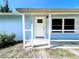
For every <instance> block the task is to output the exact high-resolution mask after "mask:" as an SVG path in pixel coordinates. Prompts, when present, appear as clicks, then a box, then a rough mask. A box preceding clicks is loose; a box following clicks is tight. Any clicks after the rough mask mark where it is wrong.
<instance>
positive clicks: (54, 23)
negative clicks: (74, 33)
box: [52, 19, 62, 25]
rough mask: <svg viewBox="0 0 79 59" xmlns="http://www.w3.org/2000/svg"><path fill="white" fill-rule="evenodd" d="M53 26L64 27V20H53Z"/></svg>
mask: <svg viewBox="0 0 79 59" xmlns="http://www.w3.org/2000/svg"><path fill="white" fill-rule="evenodd" d="M52 25H62V19H52Z"/></svg>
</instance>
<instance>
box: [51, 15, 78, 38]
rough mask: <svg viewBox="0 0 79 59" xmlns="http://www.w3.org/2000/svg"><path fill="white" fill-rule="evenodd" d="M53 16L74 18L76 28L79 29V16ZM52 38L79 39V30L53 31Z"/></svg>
mask: <svg viewBox="0 0 79 59" xmlns="http://www.w3.org/2000/svg"><path fill="white" fill-rule="evenodd" d="M52 18H62V19H63V18H73V19H75V29H74V30H79V16H53V17H52ZM51 39H52V40H63V39H64V40H78V39H79V31H75V33H52V34H51Z"/></svg>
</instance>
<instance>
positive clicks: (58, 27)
mask: <svg viewBox="0 0 79 59" xmlns="http://www.w3.org/2000/svg"><path fill="white" fill-rule="evenodd" d="M52 29H53V30H61V29H62V26H52Z"/></svg>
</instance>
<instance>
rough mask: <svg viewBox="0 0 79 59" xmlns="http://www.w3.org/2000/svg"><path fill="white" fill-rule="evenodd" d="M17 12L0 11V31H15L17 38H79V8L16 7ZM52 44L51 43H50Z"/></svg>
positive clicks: (52, 39) (24, 40) (24, 39)
mask: <svg viewBox="0 0 79 59" xmlns="http://www.w3.org/2000/svg"><path fill="white" fill-rule="evenodd" d="M16 11H17V13H0V31H1V32H14V33H15V34H16V39H17V40H23V43H24V47H25V42H26V41H29V40H33V39H37V38H42V39H45V40H49V42H50V41H55V40H57V41H58V40H65V41H66V40H67V41H69V40H70V41H74V40H75V41H77V40H79V9H74V8H70V9H67V8H66V9H63V8H16ZM49 45H50V44H49Z"/></svg>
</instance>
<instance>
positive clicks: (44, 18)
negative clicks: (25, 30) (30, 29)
mask: <svg viewBox="0 0 79 59" xmlns="http://www.w3.org/2000/svg"><path fill="white" fill-rule="evenodd" d="M37 19H43V22H44V23H43V26H44V32H43V33H44V38H45V27H46V26H45V23H46V17H45V16H36V17H34V38H36V32H35V30H36V29H35V28H36V26H35V25H36V23H35V22H36V20H37Z"/></svg>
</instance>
